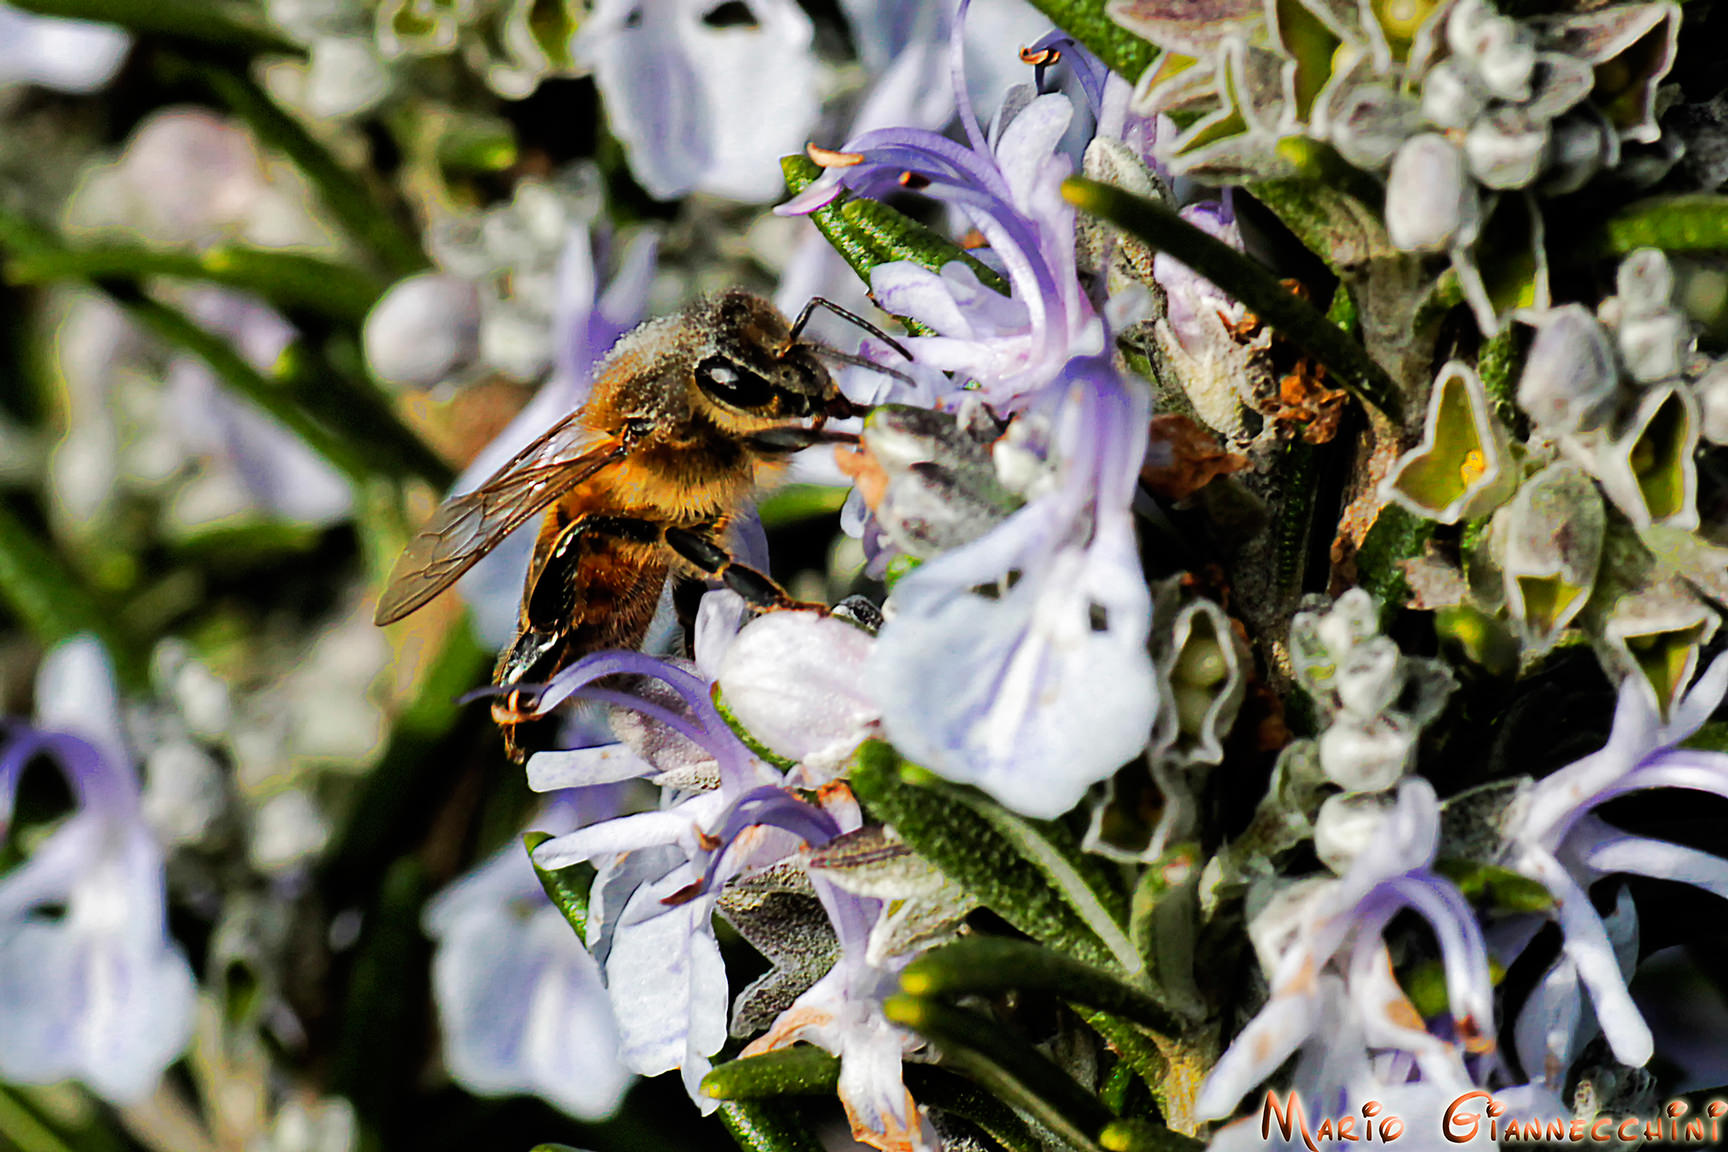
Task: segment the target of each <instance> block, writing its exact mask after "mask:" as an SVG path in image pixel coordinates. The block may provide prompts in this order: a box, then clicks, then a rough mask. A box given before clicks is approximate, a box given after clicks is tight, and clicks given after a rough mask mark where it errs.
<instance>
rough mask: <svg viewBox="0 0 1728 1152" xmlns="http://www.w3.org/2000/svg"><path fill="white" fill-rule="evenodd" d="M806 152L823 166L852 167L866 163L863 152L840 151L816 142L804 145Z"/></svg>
mask: <svg viewBox="0 0 1728 1152" xmlns="http://www.w3.org/2000/svg"><path fill="white" fill-rule="evenodd" d="M804 154H805V155H807V156H809V157H810V159H812V160H814V161H815V162H816V163H817V165H818V166H820V167H823V168H851V167H852V166H853V165H855V164H862V163H864V154H863V153H862V152H838V151H835V150H834V149H832V148H823V147H820V146H818V145H815V144H806V145H804Z"/></svg>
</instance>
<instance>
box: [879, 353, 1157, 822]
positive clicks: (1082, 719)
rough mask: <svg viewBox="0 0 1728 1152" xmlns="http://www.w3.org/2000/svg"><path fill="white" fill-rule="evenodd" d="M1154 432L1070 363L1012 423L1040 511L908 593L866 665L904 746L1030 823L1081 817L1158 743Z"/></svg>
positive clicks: (911, 584) (1139, 412) (936, 566)
mask: <svg viewBox="0 0 1728 1152" xmlns="http://www.w3.org/2000/svg"><path fill="white" fill-rule="evenodd" d="M1147 418H1148V400H1147V397H1146V396H1145V394H1144V392H1143V391H1142V390H1140V389H1138V388H1135V387H1132V386H1130V385H1129V384H1128V383H1126V382H1125V381H1124V380H1123V379H1122V378H1121V377H1120V376H1119V375H1118V374H1117V373H1116V371H1115V369H1114V368H1113V367H1111V365H1110V363H1109V361H1108V360H1105V359H1102V358H1096V359H1079V360H1075V361H1073V362H1072V363H1071V364H1069V365H1068V366H1067V369H1066V373H1065V379H1064V382H1063V384H1062V385H1060V386H1058V387H1056V388H1053V389H1051V390H1050V391H1049V392H1047V393H1046V394H1045V396H1044V399H1043V401H1042V403H1041V404H1040V405H1039V406H1038V407H1037V408H1035V409H1033V410H1031V411H1028V412H1025V413H1023V414H1022V415H1021V416H1020V417H1019V418H1018V420H1017V421H1016V424H1015V426H1016V427H1019V428H1021V430H1022V433H1023V434H1022V435H1021V436H1019V437H1017V438H1016V439H1018V440H1019V441H1020V445H1021V446H1020V448H1019V453H1020V455H1021V456H1023V457H1025V459H1024V460H1023V461H1022V462H1021V466H1020V467H1019V469H1018V470H1022V471H1026V472H1029V473H1031V475H1028V476H1024V477H1022V478H1021V479H1020V481H1019V484H1018V486H1019V487H1020V488H1021V489H1022V490H1023V491H1026V492H1028V494H1030V495H1032V497H1033V498H1032V499H1031V500H1030V501H1029V503H1027V504H1026V505H1025V506H1024V507H1022V508H1021V509H1019V510H1018V511H1016V512H1015V513H1014V514H1013V515H1011V516H1010V517H1009V518H1008V519H1007V520H1005V521H1004V522H1002V523H1001V524H1000V525H998V526H997V527H995V528H994V529H992V530H991V531H990V532H989V533H988V534H986V535H985V536H983V537H982V538H981V539H979V540H977V541H975V542H973V543H972V544H969V545H966V546H965V547H962V548H958V549H955V550H953V551H950V552H947V553H945V554H943V555H941V556H938V557H936V558H935V559H933V560H930V561H927V562H926V563H924V564H923V565H922V566H920V567H919V568H918V569H917V570H915V571H913V572H912V573H911V574H909V575H907V576H906V577H905V578H904V579H902V580H901V581H900V583H899V584H898V585H896V587H895V590H894V596H893V598H892V600H891V601H890V603H889V606H890V609H891V612H890V616H889V619H888V622H887V623H886V625H885V626H884V627H883V629H882V632H881V635H880V637H879V639H878V640H877V642H876V645H875V650H874V652H873V653H872V654H871V656H870V658H869V661H868V664H867V669H868V675H867V677H866V681H867V682H868V683H869V684H871V685H873V686H874V692H875V696H876V701H877V704H878V705H879V706H880V708H881V710H882V723H883V726H884V728H885V730H886V732H887V734H888V737H889V739H890V740H892V741H893V743H894V744H895V746H896V747H898V748H899V749H900V750H901V751H902V752H904V753H905V754H906V755H907V756H908V757H909V758H911V759H913V760H915V761H917V762H918V763H920V764H923V765H925V766H926V767H928V768H929V769H931V770H932V771H934V772H937V773H940V774H941V775H943V776H946V777H948V778H949V779H951V780H956V781H960V782H963V783H969V784H975V785H977V786H978V787H980V788H983V789H984V790H985V791H987V792H989V793H990V794H991V795H992V796H994V797H995V798H996V799H997V800H999V801H1001V802H1002V803H1003V804H1005V805H1007V806H1008V807H1010V808H1013V809H1015V810H1016V811H1019V812H1022V813H1025V814H1026V815H1029V816H1037V817H1054V816H1057V815H1060V814H1061V813H1063V812H1065V811H1067V810H1068V809H1069V808H1072V807H1073V806H1074V805H1075V804H1076V803H1078V802H1079V800H1080V798H1081V796H1082V795H1083V794H1084V793H1085V791H1086V789H1087V788H1089V787H1090V786H1091V785H1093V784H1095V783H1097V782H1098V781H1100V780H1102V779H1104V778H1105V777H1107V776H1109V775H1111V774H1112V773H1114V772H1115V771H1116V770H1117V769H1118V768H1120V767H1121V766H1122V765H1123V764H1124V763H1125V762H1127V761H1128V760H1130V759H1132V758H1133V757H1134V756H1136V755H1137V754H1138V753H1139V752H1140V750H1141V749H1142V748H1143V747H1144V746H1145V744H1146V742H1147V740H1148V738H1149V737H1150V735H1151V728H1152V721H1153V719H1154V716H1155V715H1156V712H1157V708H1158V690H1157V678H1156V674H1155V673H1154V670H1153V667H1152V658H1151V656H1150V654H1149V652H1148V650H1147V634H1148V632H1149V630H1150V627H1151V611H1152V609H1151V599H1150V594H1149V592H1148V591H1147V587H1146V582H1145V579H1144V577H1143V576H1142V574H1141V569H1140V560H1139V553H1138V549H1137V547H1136V544H1135V538H1134V522H1133V515H1132V513H1131V511H1130V502H1131V500H1132V498H1133V493H1134V489H1135V485H1136V478H1137V476H1138V474H1139V470H1140V464H1141V460H1142V458H1143V456H1144V454H1145V448H1146V437H1145V428H1146V423H1147ZM1040 439H1041V440H1042V441H1043V443H1042V444H1041V445H1039V444H1038V443H1037V441H1039V440H1040ZM1040 447H1041V448H1042V453H1041V454H1040V452H1039V451H1038V448H1040ZM997 458H998V467H999V468H1000V467H1001V466H1002V464H1003V460H1004V452H1003V449H1002V448H1000V447H999V448H998V451H997Z"/></svg>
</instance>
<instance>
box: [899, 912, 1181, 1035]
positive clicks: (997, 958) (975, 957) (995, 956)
mask: <svg viewBox="0 0 1728 1152" xmlns="http://www.w3.org/2000/svg"><path fill="white" fill-rule="evenodd" d="M900 987H901V988H902V989H904V990H905V991H907V992H909V993H911V994H912V995H914V996H965V995H980V996H993V995H997V994H999V993H1002V992H1009V991H1015V990H1019V991H1025V992H1050V993H1054V994H1055V995H1058V996H1060V997H1062V998H1063V999H1064V1000H1068V1001H1071V1002H1072V1003H1075V1004H1083V1005H1085V1006H1086V1007H1088V1008H1101V1009H1104V1010H1106V1011H1108V1012H1112V1013H1114V1014H1116V1015H1118V1016H1122V1017H1125V1018H1126V1019H1129V1020H1133V1021H1135V1022H1137V1023H1140V1024H1143V1025H1145V1026H1146V1027H1148V1028H1151V1029H1153V1030H1154V1031H1157V1032H1162V1033H1165V1034H1166V1035H1174V1034H1175V1033H1177V1032H1178V1031H1180V1030H1181V1028H1182V1021H1181V1019H1180V1018H1179V1017H1178V1016H1177V1014H1176V1013H1175V1012H1174V1011H1173V1010H1172V1009H1170V1008H1169V1007H1168V1006H1166V1005H1164V1004H1161V1003H1159V1002H1158V1001H1157V1000H1155V999H1153V998H1152V997H1150V996H1148V995H1147V994H1146V993H1145V992H1142V991H1141V990H1140V989H1138V988H1135V987H1133V986H1131V985H1129V984H1125V983H1123V982H1122V981H1121V980H1119V979H1118V978H1117V977H1116V976H1114V975H1112V974H1111V973H1109V972H1105V971H1103V970H1101V969H1098V968H1094V967H1093V966H1092V965H1090V964H1082V963H1081V962H1080V961H1078V960H1075V959H1073V958H1072V957H1069V956H1065V955H1063V954H1062V953H1060V952H1055V951H1052V950H1051V949H1049V948H1044V947H1041V946H1040V945H1037V944H1033V943H1030V942H1028V941H1024V940H1010V939H1007V938H1005V937H1000V936H968V937H964V938H962V939H959V940H956V941H954V942H953V943H951V944H946V945H943V946H942V947H940V948H935V949H932V950H931V951H929V952H926V953H924V955H922V956H920V957H918V959H916V960H914V961H913V962H912V963H911V964H909V965H908V966H907V967H906V970H905V971H904V972H902V973H901V974H900Z"/></svg>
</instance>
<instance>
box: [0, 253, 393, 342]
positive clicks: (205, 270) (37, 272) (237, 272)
mask: <svg viewBox="0 0 1728 1152" xmlns="http://www.w3.org/2000/svg"><path fill="white" fill-rule="evenodd" d="M152 276H164V277H170V278H173V279H179V280H200V281H204V282H206V283H210V284H220V285H222V286H223V287H224V288H234V289H237V290H239V291H242V292H250V293H251V294H252V295H254V296H258V297H260V298H261V299H264V300H267V301H269V302H270V303H272V304H276V305H278V306H280V307H282V308H284V309H306V310H309V311H314V312H319V313H322V314H324V315H326V316H333V317H335V318H336V319H338V320H342V321H345V322H347V323H350V324H355V325H358V324H359V323H360V322H361V321H363V320H365V318H366V313H367V312H369V311H371V309H372V305H373V304H374V303H376V302H377V300H378V297H379V295H380V294H381V293H382V292H383V289H384V285H383V283H382V282H381V281H379V280H378V279H377V278H375V277H373V276H369V275H367V274H366V273H365V272H362V271H360V270H359V269H356V268H353V267H350V266H349V265H346V264H340V263H337V262H336V261H334V260H323V259H319V258H318V257H315V256H304V255H301V254H299V253H295V252H274V251H271V250H269V249H265V248H243V247H235V246H226V245H225V246H221V247H216V248H210V249H206V250H205V251H203V252H188V251H178V250H172V249H162V248H151V247H147V246H145V245H142V244H116V243H110V242H106V241H105V242H103V243H100V244H89V245H80V246H76V247H73V246H67V247H62V248H40V249H37V250H35V251H31V252H25V253H22V254H20V255H17V256H14V257H13V258H11V259H9V260H8V261H7V262H6V279H7V280H9V281H10V282H12V283H14V284H40V283H46V282H50V281H54V280H79V279H88V280H101V279H125V280H142V279H145V278H147V277H152Z"/></svg>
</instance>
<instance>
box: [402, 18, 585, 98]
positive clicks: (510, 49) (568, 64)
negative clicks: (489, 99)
mask: <svg viewBox="0 0 1728 1152" xmlns="http://www.w3.org/2000/svg"><path fill="white" fill-rule="evenodd" d="M583 17H584V6H583V5H582V4H580V3H579V2H578V0H554V2H553V3H546V4H537V3H534V2H533V0H455V2H451V0H388V2H386V3H383V4H379V5H377V6H376V23H375V24H374V30H375V35H376V38H377V48H378V51H379V52H381V53H382V54H383V56H384V57H385V58H386V59H395V58H396V57H399V56H441V55H445V54H447V53H450V52H456V51H459V52H460V53H461V54H462V56H463V58H464V59H465V60H466V61H467V63H468V65H469V67H471V68H473V69H474V71H475V72H476V73H478V74H479V75H480V77H481V78H482V79H483V80H485V82H486V83H487V85H488V86H489V87H490V88H491V89H492V90H493V91H494V92H496V93H498V95H500V96H502V97H504V98H505V99H507V100H520V99H522V98H523V97H525V96H528V95H530V94H532V93H533V91H534V89H536V88H538V87H539V86H540V81H541V80H543V79H545V78H547V77H549V76H569V75H575V74H577V73H579V72H580V71H581V67H580V66H579V62H578V61H577V59H576V57H575V54H574V49H575V45H574V39H575V35H576V29H577V26H578V25H579V24H581V23H582V22H583Z"/></svg>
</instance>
